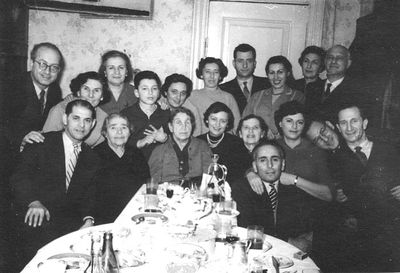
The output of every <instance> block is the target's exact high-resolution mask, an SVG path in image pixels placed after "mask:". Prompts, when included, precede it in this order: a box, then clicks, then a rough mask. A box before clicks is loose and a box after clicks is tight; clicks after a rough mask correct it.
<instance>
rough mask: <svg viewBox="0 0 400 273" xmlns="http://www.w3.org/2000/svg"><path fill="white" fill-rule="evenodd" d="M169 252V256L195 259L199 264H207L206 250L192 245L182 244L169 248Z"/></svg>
mask: <svg viewBox="0 0 400 273" xmlns="http://www.w3.org/2000/svg"><path fill="white" fill-rule="evenodd" d="M167 251H168V253H169V254H171V255H173V256H175V257H177V258H179V259H195V260H197V261H198V262H199V263H201V262H205V261H206V260H207V258H208V257H207V252H206V251H205V249H204V248H202V247H201V246H198V245H195V244H190V243H180V244H175V245H172V246H169V247H168V248H167Z"/></svg>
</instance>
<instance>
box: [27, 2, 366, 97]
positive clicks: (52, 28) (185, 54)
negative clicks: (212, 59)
mask: <svg viewBox="0 0 400 273" xmlns="http://www.w3.org/2000/svg"><path fill="white" fill-rule="evenodd" d="M365 1H367V0H326V1H325V3H326V5H325V14H324V28H323V38H322V46H323V47H324V48H329V47H331V46H332V45H333V44H343V45H345V46H347V47H348V46H350V44H351V42H352V41H353V39H354V35H355V30H356V19H358V17H359V16H360V5H361V4H363V3H364V2H365ZM367 2H368V3H367V4H369V5H370V3H369V2H371V1H370V0H368V1H367ZM193 3H194V0H154V15H153V19H152V20H140V19H128V20H117V19H88V18H81V17H80V16H79V14H75V13H64V12H49V11H40V10H30V14H29V50H30V49H31V48H32V47H33V45H34V44H36V43H39V42H42V41H50V42H53V43H55V44H56V45H58V46H59V47H60V49H61V51H62V52H63V54H64V57H65V59H66V69H65V72H64V75H63V77H62V80H61V87H62V89H63V93H64V95H66V94H68V93H69V83H70V81H71V79H72V78H73V77H75V76H76V75H77V74H78V73H80V72H84V71H88V70H97V69H98V67H99V64H100V56H101V55H102V53H103V52H105V51H107V50H110V49H117V50H121V51H124V52H126V53H127V54H128V55H129V57H130V59H131V61H132V64H133V67H134V68H139V69H141V70H146V69H149V70H153V71H155V72H156V73H157V74H158V75H159V76H160V78H161V80H163V79H164V78H165V77H166V76H168V75H169V74H171V73H175V72H177V73H183V74H185V75H189V72H190V71H189V69H190V54H191V37H192V19H193V7H194V5H193ZM360 3H361V4H360Z"/></svg>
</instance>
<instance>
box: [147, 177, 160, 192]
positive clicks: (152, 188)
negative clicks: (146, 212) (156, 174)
mask: <svg viewBox="0 0 400 273" xmlns="http://www.w3.org/2000/svg"><path fill="white" fill-rule="evenodd" d="M157 189H158V183H157V182H156V181H155V180H154V178H148V179H146V193H147V194H157Z"/></svg>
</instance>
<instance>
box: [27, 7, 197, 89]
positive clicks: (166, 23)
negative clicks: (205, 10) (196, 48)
mask: <svg viewBox="0 0 400 273" xmlns="http://www.w3.org/2000/svg"><path fill="white" fill-rule="evenodd" d="M192 12H193V1H192V0H154V15H153V19H152V20H141V19H124V20H117V19H88V18H82V17H80V16H79V14H76V13H65V12H50V11H41V10H30V13H29V50H30V49H31V48H32V47H33V45H34V44H36V43H40V42H43V41H49V42H52V43H55V44H56V45H57V46H59V48H60V49H61V51H62V53H63V55H64V58H65V60H66V69H65V71H64V74H63V77H62V79H61V88H62V90H63V94H64V96H65V95H66V94H68V93H69V92H70V90H69V83H70V81H71V79H72V78H74V77H75V76H76V75H77V74H78V73H81V72H85V71H88V70H96V71H97V69H98V67H99V65H100V57H101V55H102V54H103V52H105V51H107V50H110V49H117V50H121V51H124V52H126V53H127V54H128V56H129V57H130V60H131V62H132V65H133V67H134V68H139V69H141V70H153V71H155V72H156V73H157V74H158V75H159V76H160V78H161V80H164V78H165V77H166V76H168V75H169V74H172V73H175V72H177V73H183V74H186V75H188V74H189V71H188V70H189V67H190V53H191V37H192Z"/></svg>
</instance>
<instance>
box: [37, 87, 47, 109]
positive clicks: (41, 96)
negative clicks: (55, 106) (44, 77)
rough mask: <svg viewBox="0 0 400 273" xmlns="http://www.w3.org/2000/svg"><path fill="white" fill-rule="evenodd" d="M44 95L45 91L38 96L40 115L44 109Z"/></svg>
mask: <svg viewBox="0 0 400 273" xmlns="http://www.w3.org/2000/svg"><path fill="white" fill-rule="evenodd" d="M45 95H46V91H44V90H42V91H40V96H39V103H40V113H41V114H42V115H43V112H44V108H45V106H46V105H45V103H44V96H45Z"/></svg>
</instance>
